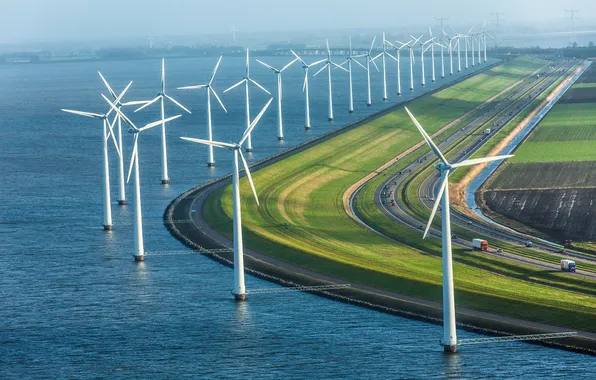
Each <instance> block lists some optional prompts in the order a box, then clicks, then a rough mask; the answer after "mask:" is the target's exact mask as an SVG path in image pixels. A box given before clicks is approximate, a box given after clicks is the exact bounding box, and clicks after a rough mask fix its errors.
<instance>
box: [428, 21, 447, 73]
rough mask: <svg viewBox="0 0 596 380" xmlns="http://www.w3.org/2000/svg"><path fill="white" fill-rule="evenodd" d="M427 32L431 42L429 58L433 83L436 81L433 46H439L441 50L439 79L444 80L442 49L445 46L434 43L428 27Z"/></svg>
mask: <svg viewBox="0 0 596 380" xmlns="http://www.w3.org/2000/svg"><path fill="white" fill-rule="evenodd" d="M428 32H429V34H430V36H431V39H432V40H433V41H432V42H431V43H430V56H431V66H432V74H433V75H432V81H433V82H435V81H436V75H435V46H439V47H440V48H441V78H445V59H444V55H443V49H444V48H445V45H443V44H441V43H439V42H436V41H435V40H434V39H435V37H433V31H432V28H431V27H430V26H429V27H428Z"/></svg>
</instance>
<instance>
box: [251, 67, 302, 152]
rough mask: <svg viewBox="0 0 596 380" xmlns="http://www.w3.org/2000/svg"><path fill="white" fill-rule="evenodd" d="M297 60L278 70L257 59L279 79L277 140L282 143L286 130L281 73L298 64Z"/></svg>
mask: <svg viewBox="0 0 596 380" xmlns="http://www.w3.org/2000/svg"><path fill="white" fill-rule="evenodd" d="M297 60H298V59H297V58H294V59H293V60H292V61H291V62H290V63H288V64H287V65H285V66H284V67H282V68H281V69H276V68H275V67H273V66H271V65H268V64H266V63H265V62H263V61H260V60H258V59H257V62H259V63H260V64H261V65H263V66H265V67H267V68H268V69H270V70H271V71H273V72H274V73H275V76H276V77H277V139H278V140H280V141H281V140H283V139H284V128H283V121H282V108H281V101H282V87H283V84H282V80H281V73H283V72H284V70H286V69H287V68H288V67H290V66H292V64H293V63H294V62H296V61H297Z"/></svg>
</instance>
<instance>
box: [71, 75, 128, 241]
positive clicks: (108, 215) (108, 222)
mask: <svg viewBox="0 0 596 380" xmlns="http://www.w3.org/2000/svg"><path fill="white" fill-rule="evenodd" d="M131 85H132V82H130V83H128V86H126V88H125V89H124V91H122V93H121V94H120V96H119V97H118V98H117V99H116V103H119V102H120V99H121V98H122V96H124V94H125V93H126V91H128V88H129V87H130V86H131ZM102 95H103V94H102ZM62 111H64V112H68V113H72V114H75V115H80V116H85V117H89V118H92V119H101V121H102V123H103V229H104V230H106V231H111V230H112V207H111V205H110V203H111V196H110V166H109V158H108V139H109V138H110V137H111V138H112V141H113V142H114V147H115V148H116V151H117V152H118V154H119V155H120V154H122V152H121V151H120V150H119V148H118V143H117V142H116V138H115V136H114V130H113V125H112V124H110V122H109V120H108V116H109V113H105V114H99V113H92V112H83V111H75V110H70V109H64V108H63V109H62ZM115 122H116V119H114V123H115Z"/></svg>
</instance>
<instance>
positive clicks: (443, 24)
mask: <svg viewBox="0 0 596 380" xmlns="http://www.w3.org/2000/svg"><path fill="white" fill-rule="evenodd" d="M435 20H437V21H439V22H440V23H441V30H445V21H447V20H449V17H443V16H441V17H435Z"/></svg>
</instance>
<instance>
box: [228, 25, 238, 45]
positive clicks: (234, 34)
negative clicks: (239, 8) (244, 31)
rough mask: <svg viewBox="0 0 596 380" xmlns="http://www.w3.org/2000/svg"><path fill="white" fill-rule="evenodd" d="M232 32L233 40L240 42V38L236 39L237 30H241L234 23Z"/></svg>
mask: <svg viewBox="0 0 596 380" xmlns="http://www.w3.org/2000/svg"><path fill="white" fill-rule="evenodd" d="M230 32H232V41H234V42H238V40H237V39H236V32H239V30H238V29H236V27H235V26H234V25H232V29H231V30H230Z"/></svg>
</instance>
